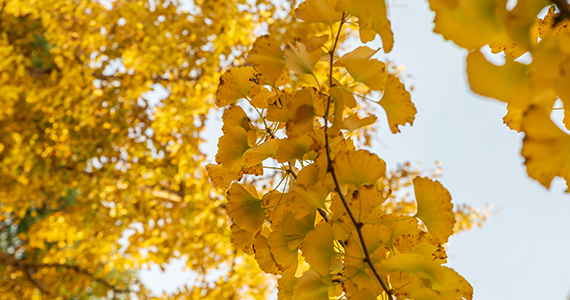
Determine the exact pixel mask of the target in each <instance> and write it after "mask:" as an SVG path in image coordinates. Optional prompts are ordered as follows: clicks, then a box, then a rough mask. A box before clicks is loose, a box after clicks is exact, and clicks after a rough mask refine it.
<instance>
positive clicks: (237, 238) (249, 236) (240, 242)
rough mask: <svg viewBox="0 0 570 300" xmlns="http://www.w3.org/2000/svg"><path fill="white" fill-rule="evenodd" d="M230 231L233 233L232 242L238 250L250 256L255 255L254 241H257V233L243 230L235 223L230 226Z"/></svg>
mask: <svg viewBox="0 0 570 300" xmlns="http://www.w3.org/2000/svg"><path fill="white" fill-rule="evenodd" d="M230 230H231V231H232V235H231V236H230V242H231V243H232V244H234V246H235V247H236V248H237V249H239V250H241V251H243V252H245V253H247V254H249V255H253V253H254V252H253V241H254V240H255V232H251V231H247V230H243V229H241V228H240V227H239V226H238V225H237V224H235V223H234V224H232V225H231V226H230Z"/></svg>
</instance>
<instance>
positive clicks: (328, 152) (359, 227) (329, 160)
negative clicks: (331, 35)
mask: <svg viewBox="0 0 570 300" xmlns="http://www.w3.org/2000/svg"><path fill="white" fill-rule="evenodd" d="M345 14H346V12H343V13H342V20H341V22H340V26H339V28H338V33H337V35H336V38H335V41H334V44H333V47H332V49H331V51H330V53H329V54H330V72H329V86H331V87H332V86H334V82H333V60H334V53H335V50H336V47H337V45H338V39H339V37H340V34H341V31H342V25H343V24H344V22H345V19H344V17H345ZM331 100H332V97H331V96H330V95H329V96H328V99H327V107H326V111H325V115H324V117H323V119H324V122H325V128H324V130H325V152H326V155H327V172H329V173H331V175H332V178H333V181H334V185H335V191H336V193H337V194H338V195H339V197H340V200H341V201H342V204H343V205H344V208H345V209H346V211H347V213H348V216H349V217H350V220H351V221H352V223H353V224H354V227H355V228H356V232H357V234H358V238H359V240H360V243H361V244H362V251H363V252H364V256H365V258H364V261H365V262H366V263H367V264H368V266H370V270H371V271H372V273H374V277H376V279H377V280H378V282H379V283H380V285H381V286H382V289H384V292H386V294H387V295H388V298H389V299H390V300H393V299H394V298H393V297H392V290H391V289H389V288H388V286H387V285H386V283H385V282H384V280H382V278H381V277H380V274H378V271H377V270H376V267H374V264H373V263H372V259H371V258H370V253H369V252H368V248H366V243H365V241H364V236H363V234H362V223H359V222H358V221H356V218H355V217H354V215H353V214H352V211H351V210H350V207H349V206H348V203H347V201H346V199H345V198H344V195H343V194H342V190H341V189H340V184H339V182H338V178H337V177H336V173H335V171H334V165H333V162H332V158H331V149H330V142H329V135H328V132H327V129H328V116H329V112H330V107H331Z"/></svg>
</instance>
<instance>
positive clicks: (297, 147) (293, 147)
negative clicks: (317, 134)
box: [275, 135, 313, 163]
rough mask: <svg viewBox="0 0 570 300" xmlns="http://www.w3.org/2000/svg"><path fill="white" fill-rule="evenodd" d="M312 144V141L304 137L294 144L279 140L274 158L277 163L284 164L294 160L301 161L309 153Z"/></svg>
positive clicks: (308, 137)
mask: <svg viewBox="0 0 570 300" xmlns="http://www.w3.org/2000/svg"><path fill="white" fill-rule="evenodd" d="M312 144H313V139H312V138H311V137H310V136H308V135H304V136H302V137H300V138H299V139H297V140H296V141H295V142H292V141H290V140H280V143H279V149H277V153H275V158H276V159H277V162H278V163H284V162H288V161H292V160H295V159H298V160H302V159H303V157H304V156H305V154H307V153H308V152H309V151H310V147H311V145H312Z"/></svg>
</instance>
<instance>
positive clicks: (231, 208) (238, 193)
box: [226, 182, 265, 232]
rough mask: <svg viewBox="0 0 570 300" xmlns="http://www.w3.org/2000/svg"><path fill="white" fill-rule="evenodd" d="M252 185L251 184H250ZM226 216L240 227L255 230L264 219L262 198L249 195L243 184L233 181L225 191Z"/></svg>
mask: <svg viewBox="0 0 570 300" xmlns="http://www.w3.org/2000/svg"><path fill="white" fill-rule="evenodd" d="M252 187H253V186H252ZM227 198H228V203H227V204H226V211H227V213H228V216H229V217H230V218H232V219H233V221H234V222H235V223H236V224H237V225H238V226H239V227H240V228H242V229H245V230H247V231H253V232H256V231H258V230H259V229H260V228H261V225H262V224H263V222H264V220H265V213H264V208H263V206H262V205H261V203H262V202H263V200H262V199H258V198H256V197H255V196H253V195H251V194H250V193H249V192H248V191H247V190H246V189H245V188H243V186H241V185H240V184H239V183H237V182H234V183H233V184H232V186H231V187H230V189H229V190H228V192H227Z"/></svg>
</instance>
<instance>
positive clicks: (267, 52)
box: [247, 35, 285, 86]
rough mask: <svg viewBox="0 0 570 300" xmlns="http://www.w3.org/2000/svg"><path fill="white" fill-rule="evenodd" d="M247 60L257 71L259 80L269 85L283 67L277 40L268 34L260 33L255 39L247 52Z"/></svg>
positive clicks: (273, 81)
mask: <svg viewBox="0 0 570 300" xmlns="http://www.w3.org/2000/svg"><path fill="white" fill-rule="evenodd" d="M247 61H248V62H250V63H251V64H252V65H253V66H254V67H255V69H256V70H257V72H258V73H259V76H258V78H259V79H260V82H262V83H265V84H268V85H271V86H273V85H275V82H276V81H277V79H278V78H279V77H280V75H281V72H282V70H283V67H285V57H284V56H283V52H282V51H281V47H280V45H279V42H277V40H276V39H275V38H273V37H272V36H270V35H262V36H260V37H257V39H255V42H254V43H253V46H252V47H251V50H249V53H248V54H247Z"/></svg>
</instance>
